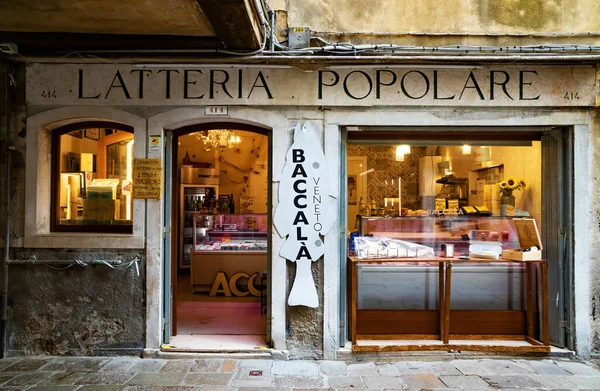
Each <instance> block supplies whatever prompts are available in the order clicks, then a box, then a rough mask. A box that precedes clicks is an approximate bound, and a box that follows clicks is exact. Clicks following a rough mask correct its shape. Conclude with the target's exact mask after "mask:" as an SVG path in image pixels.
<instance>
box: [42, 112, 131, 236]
mask: <svg viewBox="0 0 600 391" xmlns="http://www.w3.org/2000/svg"><path fill="white" fill-rule="evenodd" d="M88 128H106V129H113V130H121V131H124V132H128V133H131V135H132V136H134V127H133V126H129V125H125V124H121V123H118V122H111V121H87V122H77V123H73V124H69V125H65V126H62V127H59V128H56V129H53V130H52V131H51V144H52V145H51V152H50V155H51V175H50V177H51V180H50V194H51V196H50V232H51V233H52V232H83V233H109V234H128V235H131V234H133V226H134V224H133V218H132V221H131V224H127V225H126V224H123V225H110V224H82V225H67V224H65V225H63V224H59V223H58V220H57V217H58V215H59V208H60V205H59V202H58V200H59V199H60V187H59V185H58V184H59V182H60V177H59V173H60V155H61V153H60V152H61V151H60V140H61V137H62V136H63V135H65V134H67V133H70V132H73V131H75V130H85V129H88Z"/></svg>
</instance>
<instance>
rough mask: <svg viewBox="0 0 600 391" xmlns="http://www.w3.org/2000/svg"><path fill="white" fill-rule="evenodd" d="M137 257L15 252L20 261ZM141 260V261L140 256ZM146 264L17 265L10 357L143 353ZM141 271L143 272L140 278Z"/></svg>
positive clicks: (12, 274) (12, 275)
mask: <svg viewBox="0 0 600 391" xmlns="http://www.w3.org/2000/svg"><path fill="white" fill-rule="evenodd" d="M32 255H35V256H36V258H37V259H40V260H42V259H61V260H63V259H65V260H66V259H80V260H84V261H86V260H88V261H89V260H94V259H105V260H107V259H122V260H123V263H124V264H127V263H128V262H129V261H130V260H132V259H134V258H135V256H136V255H137V253H136V252H134V251H122V252H110V253H107V252H102V251H81V250H77V251H69V250H17V251H16V254H15V256H16V258H17V259H28V258H30V257H31V256H32ZM140 258H142V257H140ZM144 266H145V265H144V262H143V261H141V262H139V263H138V268H136V267H135V265H131V267H129V268H127V269H118V270H114V269H111V268H109V267H108V266H105V265H95V266H86V267H82V266H78V265H74V266H72V267H69V268H66V269H63V267H64V266H59V265H56V266H53V267H52V268H51V267H49V266H44V265H14V266H11V267H10V270H9V281H10V282H9V287H8V300H9V311H8V347H7V349H8V352H9V355H19V354H26V355H38V354H50V355H131V354H132V355H139V354H141V351H142V349H143V345H144V335H145V333H144V330H145V325H144V321H145V311H146V306H145V283H146V282H145V273H144V270H145V267H144ZM138 270H139V274H138Z"/></svg>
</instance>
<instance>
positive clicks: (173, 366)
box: [159, 360, 194, 372]
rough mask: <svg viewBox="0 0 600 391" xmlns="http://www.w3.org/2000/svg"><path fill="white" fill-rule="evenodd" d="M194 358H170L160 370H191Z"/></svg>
mask: <svg viewBox="0 0 600 391" xmlns="http://www.w3.org/2000/svg"><path fill="white" fill-rule="evenodd" d="M193 364H194V361H193V360H168V361H167V362H166V363H165V365H163V366H162V368H160V370H159V372H189V370H190V368H191V367H192V365H193Z"/></svg>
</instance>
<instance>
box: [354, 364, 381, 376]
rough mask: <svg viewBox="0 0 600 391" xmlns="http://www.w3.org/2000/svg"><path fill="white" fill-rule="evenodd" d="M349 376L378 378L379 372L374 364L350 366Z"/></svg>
mask: <svg viewBox="0 0 600 391" xmlns="http://www.w3.org/2000/svg"><path fill="white" fill-rule="evenodd" d="M348 374H349V375H354V376H369V375H370V376H377V375H379V372H377V369H375V364H374V363H372V362H368V363H361V364H350V365H348Z"/></svg>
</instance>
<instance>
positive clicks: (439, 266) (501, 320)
mask: <svg viewBox="0 0 600 391" xmlns="http://www.w3.org/2000/svg"><path fill="white" fill-rule="evenodd" d="M450 133H451V132H447V134H444V133H443V132H436V131H432V132H430V133H428V132H427V131H423V132H422V133H417V132H415V133H408V132H406V133H402V132H391V131H387V132H364V133H360V132H357V133H356V134H352V132H348V143H347V145H346V162H347V165H346V173H347V181H346V183H347V184H348V188H347V197H346V200H347V211H348V254H349V264H348V265H349V268H350V269H349V286H350V287H351V289H353V293H352V296H351V297H352V300H351V301H350V309H351V311H350V313H351V315H350V317H351V322H354V323H352V324H353V327H352V328H351V329H352V332H353V334H352V336H351V337H352V340H353V343H354V346H355V347H356V348H358V349H360V348H361V347H362V345H361V344H367V345H368V344H369V343H371V342H364V341H366V340H378V339H382V338H384V337H383V336H385V338H387V339H392V340H394V339H406V338H408V339H415V338H416V339H424V340H426V339H442V340H443V341H444V343H448V338H450V339H454V340H463V339H468V338H471V337H473V336H474V335H483V336H485V338H487V339H494V338H496V339H503V338H509V339H515V340H523V342H522V344H523V347H524V348H528V349H529V348H531V346H529V345H530V344H529V342H528V341H525V339H526V338H527V337H526V336H527V335H529V337H530V338H534V337H535V338H538V339H540V340H542V339H543V340H544V341H546V342H544V344H546V345H547V337H544V338H542V337H541V334H539V333H538V331H537V330H536V331H535V332H533V331H532V332H529V331H528V330H530V329H531V330H533V324H534V322H533V321H532V320H531V319H529V318H526V316H525V315H526V314H529V313H530V312H532V311H533V310H532V308H533V306H534V305H536V304H535V303H536V302H535V300H536V299H535V298H532V297H533V296H531V295H530V293H531V292H534V291H535V290H532V289H531V288H528V286H529V285H528V284H530V283H531V278H532V277H531V276H532V275H534V274H535V273H536V271H539V270H540V269H539V268H538V266H526V264H525V262H519V261H517V260H516V258H510V257H516V256H521V257H522V258H523V259H521V260H524V259H525V258H527V259H528V260H532V261H534V262H539V265H541V264H543V263H544V262H545V260H543V259H542V249H543V246H542V244H543V243H548V242H549V241H548V239H547V238H546V240H543V238H545V236H544V235H542V234H540V232H542V231H543V228H544V227H543V225H542V224H543V223H544V224H548V222H551V221H552V219H556V218H557V217H556V216H550V214H548V213H547V211H548V210H550V208H549V207H548V205H549V204H548V198H547V197H543V191H542V189H550V188H552V187H553V186H554V185H556V183H553V182H552V181H553V180H554V179H553V176H552V167H551V166H550V165H549V164H545V165H544V164H542V162H549V161H550V160H549V159H550V155H549V154H546V156H545V158H544V156H543V153H542V152H543V147H542V146H543V145H544V142H545V141H544V140H545V138H544V137H550V136H544V134H543V132H522V133H519V132H514V133H510V132H505V133H501V132H490V134H489V135H485V134H484V133H483V132H480V133H479V134H477V133H475V132H460V131H458V132H455V133H456V134H450ZM546 142H548V141H546ZM546 145H549V144H546ZM544 159H546V160H544ZM543 180H544V183H543ZM542 186H544V187H542ZM543 202H546V203H547V204H546V207H545V208H543V207H542V203H543ZM544 211H546V212H544ZM544 213H546V214H544ZM525 239H527V240H525ZM544 251H545V250H544ZM544 256H548V254H547V253H544ZM452 264H454V266H452ZM536 265H537V264H536ZM540 267H541V266H540ZM450 273H451V274H452V276H451V278H450ZM536 281H539V280H536ZM450 284H451V286H450ZM542 285H544V284H542ZM445 286H446V287H445ZM536 289H537V288H536ZM540 289H545V288H540ZM528 311H529V312H528ZM544 313H546V312H544ZM528 316H529V315H528ZM527 319H529V320H527ZM544 332H545V333H547V329H546V330H545V331H544ZM528 333H529V334H528ZM545 335H546V334H545ZM481 338H484V337H481ZM535 338H534V339H535ZM357 341H360V342H357ZM519 343H521V342H519ZM371 344H372V343H371ZM534 348H535V347H534ZM545 348H547V346H545V347H544V349H545Z"/></svg>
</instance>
